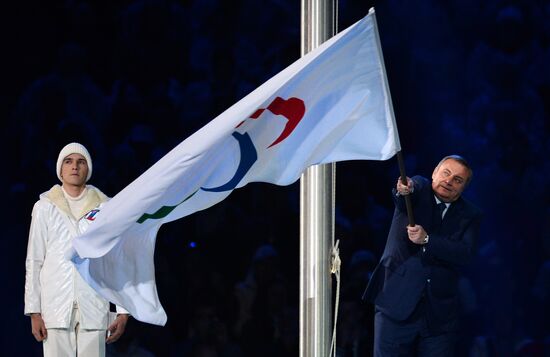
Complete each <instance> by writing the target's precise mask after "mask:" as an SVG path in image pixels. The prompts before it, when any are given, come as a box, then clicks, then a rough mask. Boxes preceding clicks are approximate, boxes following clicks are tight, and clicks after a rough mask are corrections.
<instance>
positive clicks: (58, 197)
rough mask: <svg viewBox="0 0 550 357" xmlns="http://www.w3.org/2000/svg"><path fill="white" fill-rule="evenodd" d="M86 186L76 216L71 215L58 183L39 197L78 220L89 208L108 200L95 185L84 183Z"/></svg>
mask: <svg viewBox="0 0 550 357" xmlns="http://www.w3.org/2000/svg"><path fill="white" fill-rule="evenodd" d="M86 188H87V189H88V194H87V195H86V197H84V200H85V204H84V206H83V208H82V210H81V212H79V213H78V217H74V216H73V214H72V212H71V209H70V207H69V202H67V199H66V198H65V195H64V194H63V191H62V190H61V186H60V185H54V186H53V187H52V188H51V189H50V190H49V191H47V192H44V193H43V194H41V195H40V198H41V199H46V200H48V201H50V202H51V203H52V204H53V205H54V206H56V207H57V208H58V209H59V210H60V211H61V212H63V213H65V214H67V215H69V217H73V218H75V219H76V220H80V219H81V218H82V217H84V215H85V214H86V213H88V212H89V211H90V210H92V209H94V208H96V207H97V206H99V204H101V203H103V202H105V201H108V200H109V197H107V196H106V195H105V194H104V193H103V192H101V191H100V190H99V189H97V188H96V187H94V186H92V185H86Z"/></svg>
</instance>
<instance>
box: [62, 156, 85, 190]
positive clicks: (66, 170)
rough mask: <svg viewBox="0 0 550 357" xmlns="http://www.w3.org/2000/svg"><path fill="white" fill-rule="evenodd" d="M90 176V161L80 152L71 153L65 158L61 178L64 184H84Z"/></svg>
mask: <svg viewBox="0 0 550 357" xmlns="http://www.w3.org/2000/svg"><path fill="white" fill-rule="evenodd" d="M86 177H88V162H86V159H85V158H84V156H82V155H80V154H71V155H69V156H67V157H65V158H64V159H63V163H62V164H61V178H62V179H63V184H68V185H72V186H84V185H85V184H86Z"/></svg>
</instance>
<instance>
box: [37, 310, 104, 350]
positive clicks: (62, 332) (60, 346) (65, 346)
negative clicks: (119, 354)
mask: <svg viewBox="0 0 550 357" xmlns="http://www.w3.org/2000/svg"><path fill="white" fill-rule="evenodd" d="M105 332H106V331H105V330H85V329H81V328H80V312H79V311H78V307H77V306H76V304H75V306H74V307H73V311H72V314H71V324H70V326H69V328H68V329H64V328H50V329H48V338H46V339H45V340H44V343H43V348H44V357H76V356H78V357H105Z"/></svg>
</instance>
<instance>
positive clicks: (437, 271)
mask: <svg viewBox="0 0 550 357" xmlns="http://www.w3.org/2000/svg"><path fill="white" fill-rule="evenodd" d="M412 179H413V181H414V192H413V194H411V202H412V206H413V212H414V219H415V223H416V224H420V225H421V226H422V227H424V229H425V230H426V232H427V233H428V234H429V236H430V238H429V242H428V243H427V244H425V245H418V244H414V243H412V242H411V241H410V240H409V239H408V236H407V230H406V226H407V224H408V218H407V210H406V206H405V200H404V198H403V197H401V196H397V195H396V192H395V189H394V200H395V206H396V208H395V212H394V216H393V221H392V225H391V228H390V232H389V234H388V240H387V242H386V247H385V249H384V253H383V255H382V258H381V259H380V262H379V264H378V266H377V267H376V269H375V270H374V273H373V275H372V277H371V279H370V281H369V284H368V286H367V289H366V291H365V294H364V298H365V299H367V300H368V301H370V302H372V303H374V304H375V305H376V307H377V309H379V310H380V311H381V312H382V313H384V314H386V315H387V316H389V317H390V318H392V319H394V320H398V321H402V320H405V319H406V318H408V317H409V316H410V315H411V314H412V312H413V310H414V309H415V307H416V306H417V304H418V302H419V301H420V299H421V297H422V296H424V298H425V301H426V313H427V314H429V321H430V324H431V327H432V328H433V329H435V330H439V331H453V330H456V329H457V327H458V317H459V315H458V314H459V300H458V299H459V297H458V279H459V276H460V273H459V267H460V266H462V265H465V264H466V263H468V262H469V261H470V260H472V258H473V257H474V255H475V246H476V240H477V236H478V231H479V224H480V220H481V211H480V210H479V209H478V208H477V207H475V206H474V205H473V204H471V203H470V202H468V201H467V200H465V199H463V198H462V197H460V198H459V199H458V200H456V201H455V202H453V203H452V204H451V205H450V207H449V208H448V209H447V212H446V214H445V217H444V219H443V221H441V219H440V218H439V210H438V208H437V205H436V201H435V197H434V193H433V191H432V186H431V181H430V180H427V179H426V178H424V177H421V176H415V177H413V178H412ZM422 247H424V248H425V250H423V249H422Z"/></svg>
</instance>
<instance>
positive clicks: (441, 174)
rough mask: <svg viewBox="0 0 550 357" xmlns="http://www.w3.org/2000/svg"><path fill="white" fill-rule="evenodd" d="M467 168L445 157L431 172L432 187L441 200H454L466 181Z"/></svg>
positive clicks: (462, 189)
mask: <svg viewBox="0 0 550 357" xmlns="http://www.w3.org/2000/svg"><path fill="white" fill-rule="evenodd" d="M468 175H469V172H468V170H467V169H466V168H465V167H464V166H463V165H462V164H461V163H460V162H458V161H456V160H453V159H447V160H445V161H443V163H441V165H439V166H438V167H436V168H435V170H434V172H433V174H432V189H433V191H434V192H435V194H436V196H437V197H438V198H439V199H440V200H441V201H443V202H454V201H456V200H457V199H458V198H459V197H460V195H461V194H462V191H464V188H465V187H466V183H467V182H468V178H469V177H468Z"/></svg>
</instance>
